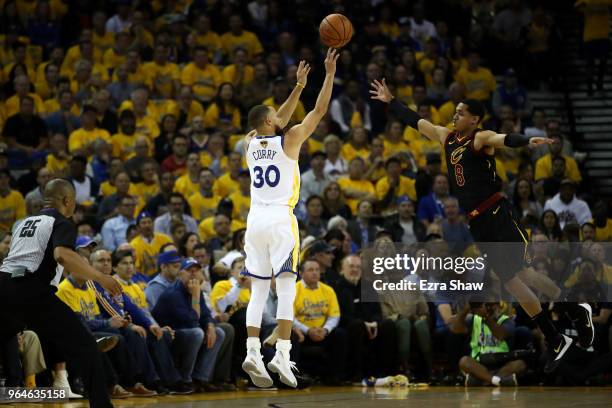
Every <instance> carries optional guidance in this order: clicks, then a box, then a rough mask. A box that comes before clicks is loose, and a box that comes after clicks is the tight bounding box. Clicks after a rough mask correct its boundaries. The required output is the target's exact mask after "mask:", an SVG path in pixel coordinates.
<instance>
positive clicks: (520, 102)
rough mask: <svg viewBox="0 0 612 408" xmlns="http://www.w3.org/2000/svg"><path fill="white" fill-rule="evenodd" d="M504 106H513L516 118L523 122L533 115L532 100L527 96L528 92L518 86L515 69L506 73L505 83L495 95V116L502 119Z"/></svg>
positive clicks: (493, 104) (493, 102)
mask: <svg viewBox="0 0 612 408" xmlns="http://www.w3.org/2000/svg"><path fill="white" fill-rule="evenodd" d="M503 105H510V106H512V109H514V111H515V112H516V116H517V117H519V118H520V119H521V120H526V119H528V118H529V115H531V111H532V106H531V100H530V99H529V96H528V95H527V90H526V89H525V88H524V87H522V86H520V85H519V84H518V80H517V78H516V72H515V71H514V69H513V68H508V69H507V70H506V71H505V72H504V82H503V83H502V84H501V85H499V86H498V87H497V89H496V90H495V92H494V93H493V100H492V106H493V112H495V116H497V117H500V111H501V107H502V106H503Z"/></svg>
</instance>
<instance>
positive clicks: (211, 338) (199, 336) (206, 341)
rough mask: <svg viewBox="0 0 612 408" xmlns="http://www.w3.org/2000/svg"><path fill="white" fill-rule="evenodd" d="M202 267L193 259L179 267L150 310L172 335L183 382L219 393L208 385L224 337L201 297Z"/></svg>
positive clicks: (188, 259) (212, 386)
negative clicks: (174, 279) (171, 330)
mask: <svg viewBox="0 0 612 408" xmlns="http://www.w3.org/2000/svg"><path fill="white" fill-rule="evenodd" d="M203 280H204V279H203V276H202V267H201V266H200V264H199V263H198V261H196V260H195V259H193V258H186V259H184V260H183V262H182V263H181V267H180V271H179V276H178V279H177V280H176V281H175V282H174V283H173V284H172V285H171V286H170V287H169V288H168V289H166V290H165V291H164V292H163V293H162V294H161V296H160V297H159V300H158V301H157V304H156V305H155V307H153V309H152V314H153V317H154V318H155V320H157V322H158V323H159V324H160V325H162V326H170V327H172V329H173V330H174V332H175V337H174V344H175V347H174V352H175V358H178V359H179V360H180V364H179V366H178V369H179V372H180V374H181V377H182V380H183V382H187V383H190V382H192V381H193V383H194V385H195V386H196V387H197V388H199V389H202V390H204V391H219V390H220V389H219V388H218V387H216V386H214V385H212V384H211V383H210V381H211V378H212V373H213V369H214V366H215V362H216V360H217V355H218V353H219V349H220V348H221V345H222V343H223V339H224V337H225V333H224V331H223V330H221V329H220V328H216V327H215V323H214V319H213V317H212V315H211V312H210V309H208V307H207V306H206V302H205V301H204V297H203V295H202V290H201V284H202V281H203Z"/></svg>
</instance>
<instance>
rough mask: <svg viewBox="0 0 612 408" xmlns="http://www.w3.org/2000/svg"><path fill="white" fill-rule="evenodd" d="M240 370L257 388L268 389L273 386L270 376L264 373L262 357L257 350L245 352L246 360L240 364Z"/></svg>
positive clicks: (266, 372) (252, 349) (264, 367)
mask: <svg viewBox="0 0 612 408" xmlns="http://www.w3.org/2000/svg"><path fill="white" fill-rule="evenodd" d="M242 369H243V370H244V371H245V372H246V373H247V374H248V375H249V377H251V381H253V384H255V385H256V386H257V387H259V388H268V387H271V386H272V384H273V381H272V378H270V374H268V371H266V366H265V365H264V362H263V357H262V356H261V352H260V351H259V350H258V349H255V348H251V349H248V350H247V355H246V358H245V359H244V362H243V363H242Z"/></svg>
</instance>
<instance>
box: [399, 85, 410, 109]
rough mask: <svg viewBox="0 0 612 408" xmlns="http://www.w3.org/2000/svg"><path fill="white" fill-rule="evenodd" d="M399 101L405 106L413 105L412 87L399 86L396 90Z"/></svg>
mask: <svg viewBox="0 0 612 408" xmlns="http://www.w3.org/2000/svg"><path fill="white" fill-rule="evenodd" d="M396 92H397V99H398V100H400V101H401V102H404V105H407V106H410V105H412V104H413V100H412V85H404V86H401V85H400V86H398V87H397V88H396Z"/></svg>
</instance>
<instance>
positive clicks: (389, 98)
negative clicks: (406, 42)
mask: <svg viewBox="0 0 612 408" xmlns="http://www.w3.org/2000/svg"><path fill="white" fill-rule="evenodd" d="M371 86H372V89H370V94H371V98H372V99H376V100H378V101H381V102H385V103H388V104H389V109H391V111H392V112H393V113H394V114H395V116H396V117H397V118H398V119H399V120H401V121H402V123H404V125H408V126H410V127H412V128H414V129H416V130H418V131H419V133H421V134H423V135H424V136H425V137H427V138H428V139H429V140H435V141H438V142H440V143H444V141H445V140H446V136H448V134H449V133H450V130H449V129H447V128H445V127H444V126H437V125H434V124H433V123H431V122H430V121H428V120H425V119H423V118H421V117H420V116H419V115H418V114H417V113H416V112H415V111H413V110H412V109H410V108H408V107H407V106H405V105H404V104H403V103H401V102H400V101H398V100H397V99H395V97H394V96H393V94H391V91H390V90H389V87H388V86H387V82H386V80H385V79H384V78H383V80H382V82H381V81H378V80H376V79H375V80H374V82H372V84H371Z"/></svg>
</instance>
